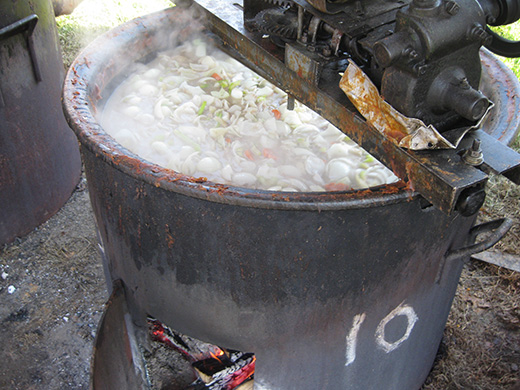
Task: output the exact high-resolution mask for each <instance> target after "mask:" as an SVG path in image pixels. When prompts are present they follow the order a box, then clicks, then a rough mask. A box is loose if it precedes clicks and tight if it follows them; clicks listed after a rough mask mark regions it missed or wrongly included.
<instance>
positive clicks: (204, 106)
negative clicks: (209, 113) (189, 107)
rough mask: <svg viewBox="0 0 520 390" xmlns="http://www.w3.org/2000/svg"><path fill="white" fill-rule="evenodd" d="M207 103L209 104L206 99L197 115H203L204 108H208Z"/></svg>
mask: <svg viewBox="0 0 520 390" xmlns="http://www.w3.org/2000/svg"><path fill="white" fill-rule="evenodd" d="M206 104H208V102H207V101H205V100H204V101H203V102H202V104H201V105H200V108H199V111H197V115H202V113H203V112H204V109H205V108H206Z"/></svg>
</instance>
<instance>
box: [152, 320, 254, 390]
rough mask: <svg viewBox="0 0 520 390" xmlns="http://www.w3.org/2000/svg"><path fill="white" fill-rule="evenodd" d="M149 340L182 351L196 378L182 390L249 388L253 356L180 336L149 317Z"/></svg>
mask: <svg viewBox="0 0 520 390" xmlns="http://www.w3.org/2000/svg"><path fill="white" fill-rule="evenodd" d="M148 325H149V331H150V336H151V338H152V340H154V341H157V342H160V343H162V344H164V345H166V346H167V347H168V348H171V349H174V350H176V351H178V352H180V353H181V354H182V356H184V357H185V358H186V359H187V360H188V361H189V362H190V363H191V365H192V367H193V369H194V371H195V373H196V374H197V376H198V379H197V380H196V381H195V382H193V383H192V384H191V385H190V386H189V387H188V388H187V389H186V390H250V389H252V388H253V374H254V372H255V360H256V358H255V356H254V354H252V353H244V352H240V351H233V350H224V349H221V348H219V347H217V346H216V345H212V344H208V343H204V342H202V341H199V340H196V339H193V338H191V337H189V336H185V335H182V334H180V333H177V332H175V331H174V330H172V329H170V328H169V327H167V326H166V325H164V324H162V323H161V322H159V321H157V320H156V319H153V318H148Z"/></svg>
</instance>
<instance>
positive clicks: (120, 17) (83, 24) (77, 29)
mask: <svg viewBox="0 0 520 390" xmlns="http://www.w3.org/2000/svg"><path fill="white" fill-rule="evenodd" d="M171 6H173V3H172V2H171V1H168V0H126V1H125V0H84V1H83V2H82V3H80V4H79V6H78V7H77V8H76V9H75V10H74V12H73V13H72V14H70V15H62V16H59V17H57V18H56V24H57V27H58V35H59V37H60V43H61V48H62V53H63V62H64V65H65V67H66V68H68V67H69V66H70V64H71V63H72V62H73V61H74V58H76V56H77V55H78V53H79V52H80V50H81V49H82V48H83V47H85V46H86V45H87V44H89V43H90V42H91V41H92V40H94V38H96V37H97V36H99V35H101V34H103V33H104V32H106V31H108V30H110V29H111V28H114V27H115V26H117V25H119V24H121V23H124V22H126V21H128V20H131V19H134V18H136V17H138V16H142V15H145V14H148V13H151V12H155V11H158V10H160V9H164V8H168V7H171Z"/></svg>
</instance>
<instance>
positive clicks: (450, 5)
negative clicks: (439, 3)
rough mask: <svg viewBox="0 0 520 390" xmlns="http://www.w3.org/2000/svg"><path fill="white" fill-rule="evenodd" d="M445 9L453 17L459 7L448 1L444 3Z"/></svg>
mask: <svg viewBox="0 0 520 390" xmlns="http://www.w3.org/2000/svg"><path fill="white" fill-rule="evenodd" d="M445 9H446V12H447V13H448V14H450V15H452V16H453V15H456V14H457V13H458V12H459V10H460V6H459V5H458V4H457V3H456V2H454V1H448V2H447V3H446V6H445Z"/></svg>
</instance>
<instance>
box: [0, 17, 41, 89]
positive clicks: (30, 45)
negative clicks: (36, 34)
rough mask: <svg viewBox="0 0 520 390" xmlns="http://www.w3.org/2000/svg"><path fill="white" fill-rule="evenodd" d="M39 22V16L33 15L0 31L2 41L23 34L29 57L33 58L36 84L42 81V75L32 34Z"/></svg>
mask: <svg viewBox="0 0 520 390" xmlns="http://www.w3.org/2000/svg"><path fill="white" fill-rule="evenodd" d="M37 22H38V15H36V14H32V15H29V16H27V17H25V18H23V19H20V20H18V21H17V22H14V23H11V24H10V25H8V26H6V27H2V28H1V29H0V40H4V39H8V38H11V37H13V36H15V35H17V34H23V36H24V38H25V42H26V43H27V50H29V56H30V58H31V63H32V69H33V74H34V78H35V79H36V82H40V81H42V75H41V72H40V68H39V66H38V60H37V58H36V52H35V51H34V41H33V39H32V33H33V31H34V28H35V27H36V23H37Z"/></svg>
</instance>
